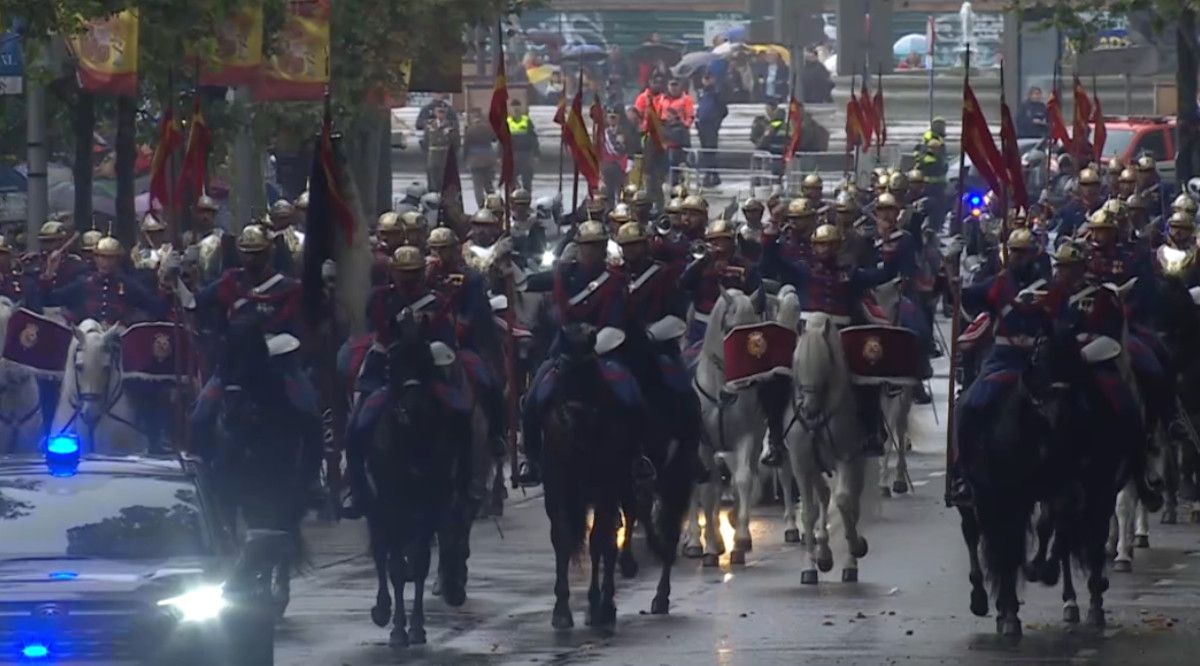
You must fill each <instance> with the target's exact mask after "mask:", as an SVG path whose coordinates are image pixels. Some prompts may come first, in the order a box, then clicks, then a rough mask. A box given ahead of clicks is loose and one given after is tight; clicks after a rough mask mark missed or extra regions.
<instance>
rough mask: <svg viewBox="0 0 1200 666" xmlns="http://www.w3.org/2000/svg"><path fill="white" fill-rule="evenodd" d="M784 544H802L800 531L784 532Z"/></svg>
mask: <svg viewBox="0 0 1200 666" xmlns="http://www.w3.org/2000/svg"><path fill="white" fill-rule="evenodd" d="M783 542H784V543H800V530H784V531H783Z"/></svg>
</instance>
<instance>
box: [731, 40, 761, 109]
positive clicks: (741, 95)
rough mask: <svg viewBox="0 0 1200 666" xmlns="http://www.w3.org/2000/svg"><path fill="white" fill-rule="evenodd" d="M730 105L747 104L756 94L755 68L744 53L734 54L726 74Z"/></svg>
mask: <svg viewBox="0 0 1200 666" xmlns="http://www.w3.org/2000/svg"><path fill="white" fill-rule="evenodd" d="M726 77H727V82H726V85H727V89H726V93H727V95H728V100H727V101H728V103H730V104H745V103H746V102H749V101H750V97H751V95H752V94H753V92H754V67H753V65H752V64H751V63H750V56H749V55H747V54H746V53H745V52H744V51H738V52H737V53H735V54H734V56H733V58H732V60H731V62H730V63H729V69H728V72H727V73H726Z"/></svg>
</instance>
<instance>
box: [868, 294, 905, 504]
mask: <svg viewBox="0 0 1200 666" xmlns="http://www.w3.org/2000/svg"><path fill="white" fill-rule="evenodd" d="M873 293H874V296H875V303H876V304H877V305H878V306H879V312H876V313H868V315H869V316H868V318H869V319H874V318H876V317H878V316H880V315H882V317H883V319H882V320H880V321H879V322H878V323H880V324H884V325H888V326H898V325H899V324H900V295H901V294H900V281H899V280H893V281H891V282H886V283H884V284H881V285H879V286H878V287H876V288H875V289H874V290H873ZM879 401H880V407H881V408H882V409H883V422H884V425H885V426H886V427H887V434H888V437H887V441H886V442H884V443H883V455H882V456H880V458H879V492H880V494H881V495H883V496H884V497H891V495H892V493H893V492H894V493H896V494H898V495H902V494H904V493H907V492H908V491H909V488H910V480H909V476H908V451H909V449H911V448H912V442H911V441H909V437H908V415H909V412H911V411H912V405H913V387H912V386H908V385H905V384H893V383H885V384H883V385H882V386H880V388H879ZM893 455H895V457H896V464H895V467H892V456H893ZM889 481H890V483H889Z"/></svg>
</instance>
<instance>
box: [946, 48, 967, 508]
mask: <svg viewBox="0 0 1200 666" xmlns="http://www.w3.org/2000/svg"><path fill="white" fill-rule="evenodd" d="M965 57H966V66H965V68H964V70H963V89H964V90H965V89H966V87H967V82H968V81H969V80H970V77H971V48H970V45H969V44H968V45H967V53H966V56H965ZM962 120H963V122H962V125H961V127H966V125H967V107H966V105H965V104H964V105H963V115H962ZM959 132H960V133H961V132H962V129H960V130H959ZM959 144H960V145H962V144H963V137H961V136H960V137H959ZM966 180H967V163H966V160H962V159H960V160H959V161H958V188H957V195H958V203H957V204H956V210H955V213H954V214H955V215H956V216H957V219H959V220H962V217H963V184H964V183H965V182H966ZM951 263H952V265H953V266H954V273H955V274H954V275H953V276H951V279H950V285H951V289H952V290H953V292H954V312H953V314H952V315H951V317H950V372H949V377H947V378H946V382H947V384H948V390H947V392H946V476H945V482H946V485H945V501H946V506H950V504H951V502H950V484H951V483H952V482H953V479H952V478H951V477H952V476H953V474H954V462H955V446H954V429H955V426H956V423H955V422H956V421H957V419H956V418H955V416H956V415H955V410H954V403H955V395H954V393H955V390H956V387H955V384H956V382H957V381H958V377H957V375H958V335H959V328H960V327H961V325H962V269H961V262H951Z"/></svg>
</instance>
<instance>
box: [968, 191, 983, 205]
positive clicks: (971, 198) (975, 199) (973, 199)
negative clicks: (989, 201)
mask: <svg viewBox="0 0 1200 666" xmlns="http://www.w3.org/2000/svg"><path fill="white" fill-rule="evenodd" d="M967 203H969V204H971V206H973V207H975V206H980V205H982V204H983V197H981V196H979V195H978V194H970V195H968V196H967Z"/></svg>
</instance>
